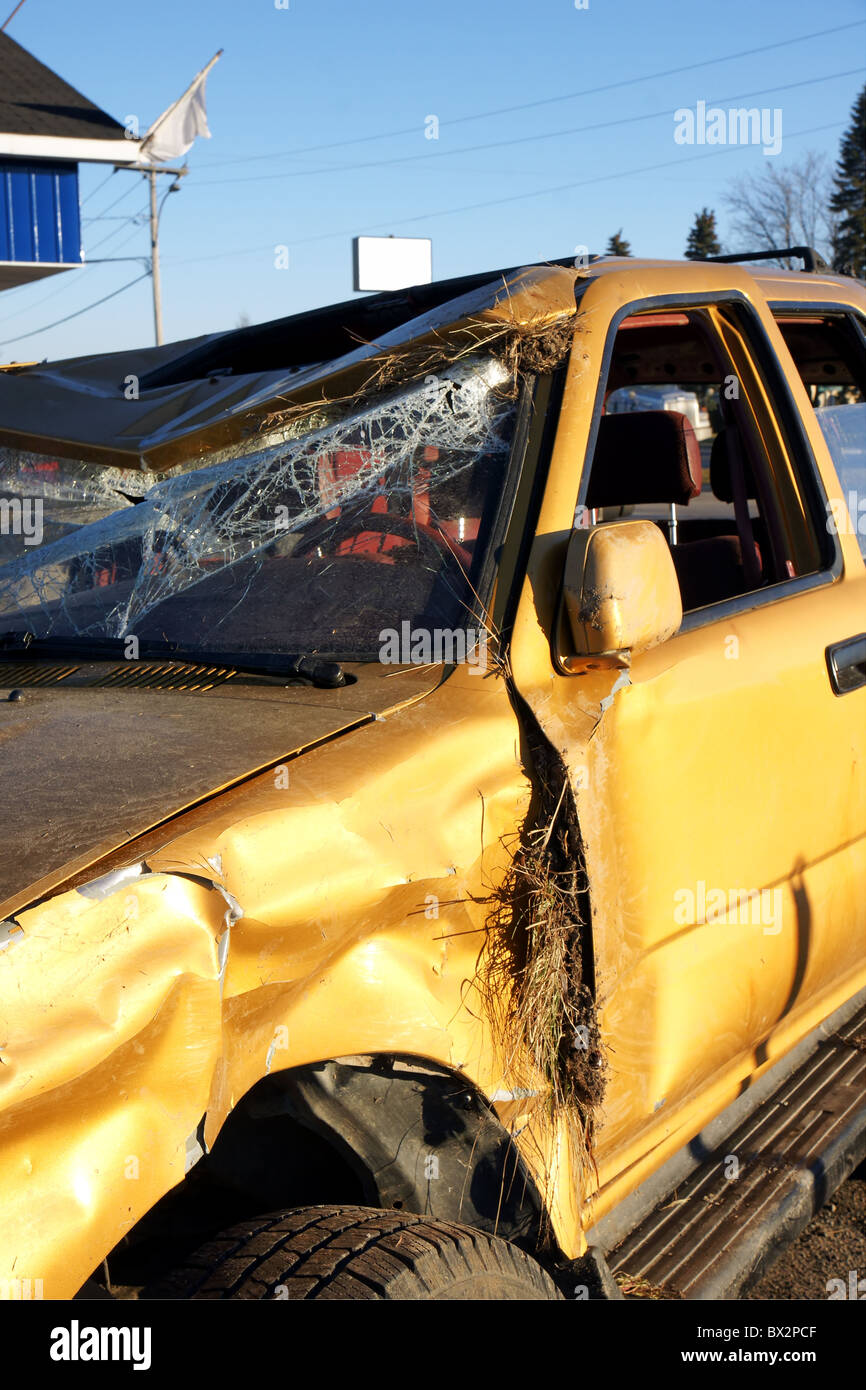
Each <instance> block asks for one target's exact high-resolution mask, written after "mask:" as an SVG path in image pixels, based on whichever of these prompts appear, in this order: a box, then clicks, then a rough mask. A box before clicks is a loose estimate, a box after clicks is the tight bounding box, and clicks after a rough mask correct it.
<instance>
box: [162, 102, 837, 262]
mask: <svg viewBox="0 0 866 1390" xmlns="http://www.w3.org/2000/svg"><path fill="white" fill-rule="evenodd" d="M843 126H844V122H843V121H831V122H830V123H829V124H828V125H819V126H811V127H809V128H808V129H807V130H795V131H792V132H791V134H790V135H787V136H786V137H785V138H786V139H787V140H796V139H798V138H799V137H800V136H802V135H817V134H819V133H820V132H822V131H825V130H840V129H842V128H843ZM748 148H749V147H748V146H745V145H726V146H724V147H722V148H720V149H716V150H710V151H709V152H708V153H707V154H695V155H681V156H680V157H679V158H677V159H668V160H663V161H662V162H661V163H659V164H645V165H641V166H640V167H638V168H637V169H620V170H618V171H617V172H616V173H612V174H597V175H594V176H593V177H592V178H583V179H576V180H574V181H573V182H572V183H561V184H556V185H554V186H553V187H548V188H536V189H532V190H530V191H529V192H528V193H512V194H509V195H507V196H506V197H504V198H490V199H487V200H486V201H485V202H480V203H464V204H463V205H462V206H460V207H455V208H440V209H438V211H437V210H434V211H432V212H422V213H417V214H414V215H413V216H411V217H398V218H389V219H388V220H387V221H386V222H376V223H374V224H372V225H368V226H367V227H363V228H358V227H350V228H347V229H346V230H344V231H340V232H323V233H321V234H320V235H318V236H309V237H300V238H298V239H297V240H295V241H293V242H291V243H290V247H292V246H307V245H310V244H311V243H313V242H320V241H335V240H337V239H338V238H341V237H345V236H354V235H356V234H357V233H358V232H359V231H361V232H375V231H378V230H379V229H380V228H391V227H402V226H406V225H408V224H410V223H413V222H425V221H430V220H432V219H433V218H434V217H451V216H453V215H454V214H456V213H459V212H476V211H479V210H480V209H482V208H492V207H501V206H502V204H503V203H520V202H523V201H525V200H526V199H527V198H542V197H545V196H546V195H548V194H550V193H566V192H571V191H572V190H573V189H575V188H585V187H587V186H588V185H589V184H593V183H606V182H609V181H611V180H614V179H624V178H633V177H638V176H640V175H642V174H649V173H654V172H655V171H656V170H657V169H670V168H673V167H679V166H680V165H681V164H692V163H694V162H695V161H698V160H703V159H715V158H717V157H718V156H719V155H722V154H734V153H738V152H740V151H742V150H743V149H748ZM263 251H273V243H271V244H269V245H268V246H248V247H245V248H244V249H243V250H238V251H217V252H215V253H214V254H213V255H212V256H189V257H185V258H184V259H182V260H181V259H174V258H169V260H170V264H172V265H191V264H203V263H204V262H205V261H219V260H224V259H225V258H226V257H227V256H252V255H254V254H256V255H258V254H261V252H263Z"/></svg>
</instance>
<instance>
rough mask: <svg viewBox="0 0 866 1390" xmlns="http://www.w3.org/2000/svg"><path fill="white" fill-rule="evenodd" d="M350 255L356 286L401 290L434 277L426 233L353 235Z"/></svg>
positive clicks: (431, 256) (358, 287)
mask: <svg viewBox="0 0 866 1390" xmlns="http://www.w3.org/2000/svg"><path fill="white" fill-rule="evenodd" d="M352 259H353V262H354V288H355V289H356V290H404V289H406V288H407V287H408V286H409V285H429V284H430V281H431V280H432V279H433V243H432V241H430V239H429V237H407V236H356V237H353V239H352Z"/></svg>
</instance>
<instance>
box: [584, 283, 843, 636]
mask: <svg viewBox="0 0 866 1390" xmlns="http://www.w3.org/2000/svg"><path fill="white" fill-rule="evenodd" d="M724 304H735V305H737V306H738V308H740V309H741V310H742V312H743V315H744V317H745V318H746V320H747V324H746V328H747V333H746V337H747V345H748V349H749V352H750V355H751V356H752V357H753V360H754V363H755V367H756V368H757V369H758V371H759V372H760V373H761V376H762V378H763V381H764V385H765V387H766V388H767V392H768V395H769V397H770V400H771V402H772V408H773V412H774V415H775V418H776V422H777V424H778V426H779V429H780V431H781V434H782V439H783V442H784V445H785V448H786V450H787V451H788V454H789V457H790V459H791V461H792V463H793V464H794V474H795V477H796V480H797V483H798V485H799V486H800V487H801V489H802V493H803V499H804V502H805V504H806V507H807V509H808V513H809V515H810V517H811V521H812V525H813V526H814V528H815V531H816V534H817V535H818V538H819V543H820V541H821V537H822V524H821V523H819V517H820V518H821V519H822V522H826V517H827V516H828V514H829V513H828V506H829V498H828V497H827V495H826V492H825V491H824V483H823V479H822V478H821V474H820V471H819V469H818V463H817V460H816V458H815V454H814V451H813V449H812V446H811V444H810V442H809V437H808V435H807V434H806V430H805V426H804V424H803V420H802V417H801V415H800V412H799V410H798V409H797V406H796V404H795V402H794V397H793V394H792V392H791V386H790V383H789V381H788V378H787V374H786V372H785V371H784V370H783V367H782V364H781V362H780V361H779V359H778V357H777V356H776V354H775V352H774V351H773V347H772V344H771V343H770V341H769V338H768V337H767V332H766V329H765V328H764V325H763V324H762V323H761V321H760V318H759V317H758V315H757V313H756V311H755V306H754V304H753V303H752V301H751V299H749V297H748V296H747V295H746V294H744V293H743V292H742V290H718V291H715V292H712V293H709V294H700V293H684V294H676V293H673V294H662V295H646V296H643V297H642V298H640V299H632V300H629V301H628V302H627V303H626V304H623V305H620V307H619V308H618V309H617V311H616V313H615V314H614V315H613V316H612V318H611V320H610V323H609V325H608V331H607V338H606V340H605V345H604V352H603V353H602V359H601V368H600V371H599V379H598V385H597V387H596V394H595V403H594V405H593V412H592V420H591V421H590V427H589V436H588V439H587V446H586V453H585V456H584V461H583V468H582V471H581V477H580V485H579V487H578V494H577V503H576V506H575V511H574V523H573V524H576V521H577V518H578V517H579V516H580V514H581V512H582V511H583V508H584V506H585V499H586V495H587V492H588V490H589V474H590V468H589V464H590V461H591V460H592V458H593V456H594V454H595V446H596V443H597V440H598V431H599V425H600V421H601V416H602V408H603V405H604V388H605V384H606V382H607V379H608V375H609V373H610V364H611V360H612V358H613V348H614V342H615V339H616V335H617V332H618V331H619V327H620V325H621V323H622V321H623V319H625V318H628V317H629V316H630V315H632V314H636V313H646V312H647V311H652V310H656V309H666V308H689V309H699V308H702V307H704V306H709V305H724ZM800 305H802V301H800ZM774 307H775V305H772V304H771V305H769V308H770V310H771V312H773V310H774ZM784 307H787V306H784ZM808 307H809V309H810V310H812V311H813V312H814V311H815V310H817V309H818V306H817V305H812V304H810V305H809V306H808ZM847 312H849V313H850V312H851V310H850V308H849V309H848V311H847ZM824 534H826V536H827V539H828V542H829V544H828V552H829V551H830V549H831V548H832V559H830V563H829V564H828V565H826V566H825V567H824V568H823V569H820V570H816V571H815V573H814V574H806V575H798V576H797V577H796V578H795V579H785V580H781V581H780V582H778V583H776V584H771V585H767V587H766V588H762V589H753V590H752V591H751V592H749V593H747V594H737V595H735V596H734V597H733V598H729V599H722V600H720V602H718V603H710V604H707V605H706V606H705V607H703V608H694V609H692V610H691V611H690V612H689V613H684V614H683V621H682V623H681V624H680V627H679V629H678V631H679V632H691V631H694V629H695V628H700V627H705V626H707V625H708V624H709V623H714V622H718V621H723V620H725V619H727V618H730V617H732V616H734V615H736V614H740V613H745V612H748V611H749V610H751V609H753V608H763V607H765V606H766V605H767V604H771V603H778V602H780V601H781V600H782V599H786V598H789V597H794V596H796V595H797V594H801V593H806V592H808V591H810V590H812V589H816V588H822V587H824V586H826V585H830V584H835V583H836V582H837V581H838V580H839V579H840V577H841V575H842V571H843V559H842V547H841V546H840V544H839V538H838V536H837V535H836V534H835V533H834V532H827V531H824ZM672 640H673V639H672Z"/></svg>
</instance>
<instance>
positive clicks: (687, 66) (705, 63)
mask: <svg viewBox="0 0 866 1390" xmlns="http://www.w3.org/2000/svg"><path fill="white" fill-rule="evenodd" d="M863 24H866V20H864V19H855V20H853V21H852V22H851V23H850V24H839V25H835V26H833V27H832V28H830V29H817V30H815V31H814V32H813V33H811V34H800V35H798V37H796V38H793V39H781V40H779V41H778V42H777V43H767V44H763V45H761V47H760V48H744V49H741V50H740V52H738V53H726V54H723V55H722V56H721V57H719V58H706V59H703V60H702V61H701V62H698V63H684V64H682V66H680V67H676V68H665V69H664V70H663V71H661V72H648V73H645V74H644V75H643V76H642V77H628V78H622V79H620V80H619V81H618V82H607V83H605V84H604V85H603V86H600V87H584V88H582V89H581V90H580V91H576V92H564V93H562V95H560V96H556V97H541V98H539V99H538V100H536V101H525V102H521V103H520V104H519V105H516V106H500V107H498V108H496V109H494V110H489V111H476V112H474V113H473V114H471V115H467V116H455V117H454V118H453V119H452V120H449V121H446V122H443V124H445V125H446V126H449V127H450V126H456V125H465V124H467V122H469V121H482V120H486V119H488V118H489V117H492V116H506V115H510V114H512V113H513V112H516V111H529V110H532V109H533V108H535V107H539V106H550V105H553V104H555V103H556V102H560V101H574V100H576V99H577V98H578V97H586V96H599V95H600V94H601V93H602V92H612V91H615V90H617V89H619V88H620V87H631V86H635V85H636V84H637V83H639V82H651V81H653V80H655V79H657V78H660V77H674V76H676V75H677V74H679V73H683V72H693V71H695V70H696V69H697V68H705V67H712V66H714V65H715V64H718V63H730V62H733V61H734V60H735V59H738V58H750V57H752V56H754V55H755V54H758V53H769V52H771V51H772V50H774V49H777V48H788V47H790V46H791V45H792V44H797V43H807V42H808V41H809V40H810V39H818V38H823V37H824V35H826V34H840V33H842V32H844V31H845V30H847V29H856V28H858V27H860V26H861V25H863ZM417 133H418V125H417V123H416V124H415V125H412V126H405V127H404V128H403V129H402V130H385V131H380V132H379V134H377V135H356V136H354V137H353V138H352V139H350V140H332V141H329V142H328V143H326V144H321V145H304V146H302V147H301V148H300V149H294V150H276V151H272V152H271V153H270V154H254V155H247V156H246V157H245V158H243V159H222V160H219V159H217V160H212V161H208V168H216V167H217V166H224V165H229V164H250V163H251V162H252V161H253V160H259V159H284V158H292V157H294V156H296V155H301V154H314V153H318V151H320V150H334V149H343V148H345V147H347V146H349V145H360V144H366V143H368V142H370V141H373V140H391V139H395V138H396V137H397V136H400V135H417Z"/></svg>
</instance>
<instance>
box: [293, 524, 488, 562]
mask: <svg viewBox="0 0 866 1390" xmlns="http://www.w3.org/2000/svg"><path fill="white" fill-rule="evenodd" d="M366 531H378V532H381V533H382V534H383V535H386V536H404V537H405V538H406V539H407V540H410V541H413V542H414V543H415V544H416V545H417V546H418V548H419V550H420V548H421V544H422V543H423V542H426V543H427V545H428V546H430V547H431V548H433V549H435V550H436V552H437V555H447V556H448V558H449V559H450V560H453V559H455V558H457V560H458V561H459V562H460V564H461V565H463V567H464V568H465V569H468V568H469V565H470V563H471V558H472V557H471V556H470V555H469V553H468V551H466V550H465V549H464V547H463V546H461V545H458V544H457V542H456V541H451V540H450V539H449V538H448V537H447V536H446V535H445V534H444V533H443V532H442V531H438V530H436V528H435V527H433V526H429V525H427V523H426V522H423V521H416V520H415V518H414V517H411V516H400V515H399V513H397V512H368V513H367V514H366V516H358V515H357V513H354V512H353V513H351V514H348V515H347V514H346V513H343V514H342V515H341V516H339V517H336V518H335V519H334V520H333V521H331V522H330V523H329V525H328V529H327V531H326V532H325V533H324V535H323V534H322V533H321V532H320V531H319V530H318V528H317V535H315V536H311V537H309V538H308V539H307V540H306V541H305V542H302V543H301V545H299V546H298V548H297V549H296V550H295V551H294V554H295V555H298V556H300V555H306V554H309V552H310V551H311V550H312V549H314V548H315V547H316V546H317V545H319V544H321V541H322V539H324V540H325V541H326V544H327V549H328V552H329V553H330V552H331V550H332V547H333V546H334V545H335V544H338V543H339V542H340V541H341V540H349V539H351V538H352V537H354V536H361V535H363V534H364V533H365V532H366ZM387 553H388V552H387V551H385V552H382V551H378V552H377V555H381V554H387Z"/></svg>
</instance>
